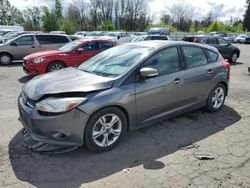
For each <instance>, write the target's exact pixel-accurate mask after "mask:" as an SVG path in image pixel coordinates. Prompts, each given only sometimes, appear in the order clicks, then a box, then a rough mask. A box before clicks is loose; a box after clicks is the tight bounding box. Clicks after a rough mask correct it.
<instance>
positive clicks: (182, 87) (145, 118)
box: [18, 41, 230, 151]
mask: <svg viewBox="0 0 250 188" xmlns="http://www.w3.org/2000/svg"><path fill="white" fill-rule="evenodd" d="M229 73H230V64H229V63H227V62H225V61H224V59H223V58H222V56H221V55H220V54H219V53H218V51H217V49H215V48H213V47H210V46H206V45H201V44H194V43H186V42H170V41H169V42H168V41H154V42H152V41H143V42H137V43H128V44H125V45H121V46H117V47H114V48H112V49H109V50H107V51H104V52H102V53H100V54H98V55H96V56H95V57H93V58H91V59H89V60H87V61H85V62H84V63H82V64H81V65H80V66H79V67H78V68H66V69H62V70H59V71H55V72H52V73H48V74H45V75H41V76H37V77H35V78H33V79H32V80H31V81H29V82H28V83H27V84H26V85H25V86H24V88H23V90H22V92H21V94H20V96H19V98H18V107H19V112H20V120H21V122H22V124H23V126H24V128H25V129H26V131H27V132H28V133H29V134H30V135H31V138H32V140H36V141H39V142H43V143H50V144H56V145H63V146H81V145H83V144H85V145H86V146H87V147H88V148H89V149H90V150H92V151H106V150H110V149H112V148H114V146H116V145H117V144H118V143H119V142H120V141H121V139H122V138H123V137H124V136H125V133H126V132H127V131H131V130H134V129H138V128H142V127H144V126H147V125H151V124H153V123H154V122H156V121H159V120H161V119H166V118H169V117H173V116H175V115H179V114H181V113H185V112H187V111H190V110H193V109H197V108H200V107H204V106H205V107H206V108H207V110H209V111H211V112H215V111H218V110H220V109H221V108H222V106H223V103H224V100H225V97H226V95H227V93H228V81H229Z"/></svg>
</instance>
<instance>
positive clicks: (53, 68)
mask: <svg viewBox="0 0 250 188" xmlns="http://www.w3.org/2000/svg"><path fill="white" fill-rule="evenodd" d="M65 67H66V66H65V65H64V64H63V63H62V62H59V61H55V62H53V63H50V64H49V66H48V68H47V71H46V72H53V71H56V70H60V69H63V68H65Z"/></svg>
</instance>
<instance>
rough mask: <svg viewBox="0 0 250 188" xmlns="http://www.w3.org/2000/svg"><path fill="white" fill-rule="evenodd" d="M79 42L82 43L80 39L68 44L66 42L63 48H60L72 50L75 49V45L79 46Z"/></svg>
mask: <svg viewBox="0 0 250 188" xmlns="http://www.w3.org/2000/svg"><path fill="white" fill-rule="evenodd" d="M79 44H81V42H80V41H78V40H75V41H73V42H69V43H67V44H65V45H64V46H62V47H61V48H59V49H58V50H59V51H71V50H73V49H74V48H75V47H77V46H78V45H79Z"/></svg>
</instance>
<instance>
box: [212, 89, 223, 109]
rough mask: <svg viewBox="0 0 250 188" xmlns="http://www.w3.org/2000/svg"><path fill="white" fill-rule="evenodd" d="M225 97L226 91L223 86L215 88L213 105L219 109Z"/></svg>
mask: <svg viewBox="0 0 250 188" xmlns="http://www.w3.org/2000/svg"><path fill="white" fill-rule="evenodd" d="M224 98H225V92H224V89H223V88H222V87H217V88H216V89H215V90H214V93H213V97H212V105H213V107H214V108H215V109H218V108H220V107H221V105H222V104H223V102H224Z"/></svg>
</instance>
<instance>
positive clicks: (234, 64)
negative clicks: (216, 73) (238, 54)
mask: <svg viewBox="0 0 250 188" xmlns="http://www.w3.org/2000/svg"><path fill="white" fill-rule="evenodd" d="M243 64H244V63H242V62H235V63H231V66H238V65H243Z"/></svg>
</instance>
